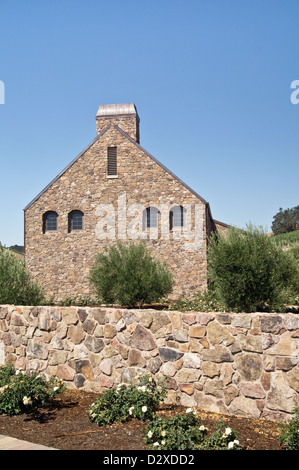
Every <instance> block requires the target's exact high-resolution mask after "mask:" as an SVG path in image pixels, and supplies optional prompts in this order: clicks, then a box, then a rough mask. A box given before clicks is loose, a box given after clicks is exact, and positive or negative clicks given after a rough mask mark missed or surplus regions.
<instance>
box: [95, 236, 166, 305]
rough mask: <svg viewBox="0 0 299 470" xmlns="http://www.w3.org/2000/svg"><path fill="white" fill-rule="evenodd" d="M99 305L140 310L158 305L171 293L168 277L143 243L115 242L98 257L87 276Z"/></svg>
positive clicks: (161, 265) (162, 266) (163, 267)
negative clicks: (122, 306) (118, 305)
mask: <svg viewBox="0 0 299 470" xmlns="http://www.w3.org/2000/svg"><path fill="white" fill-rule="evenodd" d="M90 282H91V283H92V284H93V286H94V288H95V291H96V293H97V295H98V297H99V299H100V301H102V302H104V303H107V304H116V303H119V304H121V305H124V306H129V307H132V306H137V305H139V306H141V305H142V304H145V303H147V304H149V303H152V302H156V301H158V300H159V299H160V298H161V297H163V296H164V295H165V294H167V293H168V292H170V291H171V289H172V275H171V273H170V272H169V271H168V270H167V268H166V266H165V265H164V264H161V263H160V262H159V261H155V260H153V259H152V258H151V256H150V254H149V251H148V249H147V247H146V245H145V244H144V243H141V242H140V243H138V244H134V243H131V244H129V245H128V246H126V245H123V244H122V243H120V242H118V243H117V244H116V246H114V245H112V246H111V247H110V248H109V250H106V251H105V252H104V253H99V254H98V256H97V258H96V261H95V264H94V266H93V268H92V270H91V273H90Z"/></svg>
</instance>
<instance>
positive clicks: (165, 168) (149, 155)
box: [112, 124, 208, 204]
mask: <svg viewBox="0 0 299 470" xmlns="http://www.w3.org/2000/svg"><path fill="white" fill-rule="evenodd" d="M112 125H113V127H115V128H116V129H117V130H118V131H119V132H120V133H121V134H123V135H124V136H125V137H126V138H127V139H129V140H130V142H132V143H133V144H134V145H136V146H137V147H138V148H139V149H140V150H141V151H142V152H143V153H145V154H146V155H147V156H148V157H150V158H151V159H152V160H153V161H154V162H155V163H157V164H158V165H159V166H160V167H161V168H163V170H165V171H166V172H167V173H168V174H169V175H171V176H172V177H173V178H174V179H176V180H177V181H178V182H179V183H180V184H182V185H183V186H184V187H185V188H186V189H188V191H190V192H191V193H192V194H194V196H196V197H197V198H198V199H200V201H201V202H202V203H203V204H208V202H207V201H206V200H205V199H203V198H202V197H201V196H200V195H199V194H198V193H197V192H196V191H194V190H193V189H192V188H190V186H188V185H187V184H186V183H184V181H182V180H181V179H180V178H179V177H178V176H176V175H175V174H174V173H173V172H172V171H170V170H169V169H168V168H167V167H166V166H165V165H163V163H161V162H160V161H159V160H157V159H156V158H155V157H154V156H153V155H151V154H150V153H149V152H148V151H147V150H146V149H145V148H143V147H142V146H141V145H140V144H138V142H136V140H134V139H133V138H132V137H130V136H129V135H128V134H127V133H126V132H125V131H123V130H122V129H121V128H120V127H119V126H118V125H117V124H112Z"/></svg>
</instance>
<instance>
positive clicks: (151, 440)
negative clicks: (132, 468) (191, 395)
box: [145, 408, 207, 450]
mask: <svg viewBox="0 0 299 470" xmlns="http://www.w3.org/2000/svg"><path fill="white" fill-rule="evenodd" d="M206 433H207V428H205V426H202V425H201V422H200V420H199V419H198V418H196V413H195V412H194V411H192V409H190V408H189V409H187V412H186V414H185V415H176V416H173V417H171V418H163V417H161V416H157V415H156V416H155V417H154V418H153V420H152V421H151V422H150V423H149V424H148V426H147V428H146V431H145V443H146V444H149V446H150V448H151V449H154V450H186V449H188V450H195V449H198V445H199V444H202V443H203V440H204V438H205V436H206Z"/></svg>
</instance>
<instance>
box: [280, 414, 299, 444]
mask: <svg viewBox="0 0 299 470" xmlns="http://www.w3.org/2000/svg"><path fill="white" fill-rule="evenodd" d="M294 413H295V416H294V417H293V418H292V419H291V420H290V421H289V423H288V424H287V425H281V428H282V433H281V434H280V436H279V442H280V444H281V445H282V447H283V448H284V449H285V450H299V408H295V409H294Z"/></svg>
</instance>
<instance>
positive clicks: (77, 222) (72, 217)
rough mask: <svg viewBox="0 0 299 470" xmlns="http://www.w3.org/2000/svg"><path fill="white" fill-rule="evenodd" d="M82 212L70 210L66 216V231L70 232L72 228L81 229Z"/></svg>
mask: <svg viewBox="0 0 299 470" xmlns="http://www.w3.org/2000/svg"><path fill="white" fill-rule="evenodd" d="M83 216H84V214H83V212H81V211H77V210H75V211H72V212H70V213H69V216H68V231H69V232H72V231H73V230H82V229H83Z"/></svg>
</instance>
